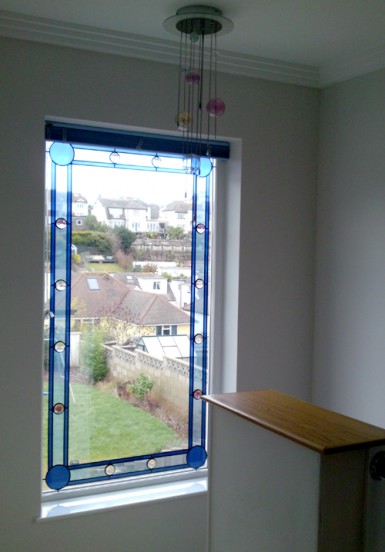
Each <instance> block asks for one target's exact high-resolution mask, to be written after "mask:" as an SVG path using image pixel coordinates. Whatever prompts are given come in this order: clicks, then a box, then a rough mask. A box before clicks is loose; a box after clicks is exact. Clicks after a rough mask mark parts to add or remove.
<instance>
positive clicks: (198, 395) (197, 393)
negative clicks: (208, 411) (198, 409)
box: [193, 389, 203, 401]
mask: <svg viewBox="0 0 385 552" xmlns="http://www.w3.org/2000/svg"><path fill="white" fill-rule="evenodd" d="M202 395H203V393H202V389H195V391H194V393H193V397H194V399H195V400H197V401H198V400H199V399H201V398H202Z"/></svg>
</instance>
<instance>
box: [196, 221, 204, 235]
mask: <svg viewBox="0 0 385 552" xmlns="http://www.w3.org/2000/svg"><path fill="white" fill-rule="evenodd" d="M196 230H197V232H198V234H203V232H204V231H205V230H206V226H205V225H204V224H203V223H202V222H200V223H199V224H197V227H196Z"/></svg>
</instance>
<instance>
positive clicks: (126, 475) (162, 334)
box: [69, 205, 171, 485]
mask: <svg viewBox="0 0 385 552" xmlns="http://www.w3.org/2000/svg"><path fill="white" fill-rule="evenodd" d="M69 209H71V205H69ZM70 212H71V211H70ZM69 220H71V219H69ZM162 335H163V332H162ZM170 335H171V334H170ZM139 475H141V474H139ZM125 477H127V475H126V476H125ZM146 477H147V475H146ZM103 480H104V479H102V480H100V482H98V485H100V484H101V481H103Z"/></svg>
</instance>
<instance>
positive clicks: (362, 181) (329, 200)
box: [314, 71, 385, 427]
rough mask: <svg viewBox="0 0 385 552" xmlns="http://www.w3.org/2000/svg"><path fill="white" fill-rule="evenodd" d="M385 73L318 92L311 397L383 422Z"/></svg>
mask: <svg viewBox="0 0 385 552" xmlns="http://www.w3.org/2000/svg"><path fill="white" fill-rule="evenodd" d="M384 98H385V71H379V72H375V73H371V74H369V75H367V76H363V77H360V78H356V79H354V80H351V81H348V82H345V83H342V84H339V85H336V86H333V87H331V88H329V89H327V90H325V91H323V92H322V102H321V126H320V172H319V188H318V226H317V284H316V289H317V294H316V325H315V362H314V400H315V402H317V403H318V404H321V405H323V406H326V407H328V408H332V409H334V410H338V411H341V412H343V413H345V414H348V415H350V416H353V417H356V418H360V419H362V420H365V421H367V422H370V423H374V424H377V425H380V426H382V427H385V408H384V404H385V401H384V388H385V245H384V244H385V216H384V212H385V109H384Z"/></svg>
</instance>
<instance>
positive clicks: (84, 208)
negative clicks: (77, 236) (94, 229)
mask: <svg viewBox="0 0 385 552" xmlns="http://www.w3.org/2000/svg"><path fill="white" fill-rule="evenodd" d="M87 215H88V200H87V198H85V197H84V196H83V195H82V194H78V193H75V192H74V193H73V194H72V225H73V228H74V230H76V229H78V230H82V227H84V223H85V219H86V217H87Z"/></svg>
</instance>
